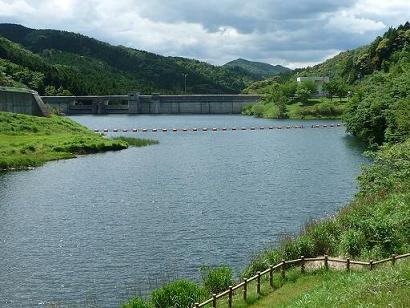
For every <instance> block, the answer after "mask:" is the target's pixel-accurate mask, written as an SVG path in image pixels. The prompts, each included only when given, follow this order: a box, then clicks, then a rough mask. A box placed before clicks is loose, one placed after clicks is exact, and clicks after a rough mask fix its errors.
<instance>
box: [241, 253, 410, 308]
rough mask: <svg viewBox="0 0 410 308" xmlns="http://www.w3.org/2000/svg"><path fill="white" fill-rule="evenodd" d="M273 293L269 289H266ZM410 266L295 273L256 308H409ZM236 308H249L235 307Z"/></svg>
mask: <svg viewBox="0 0 410 308" xmlns="http://www.w3.org/2000/svg"><path fill="white" fill-rule="evenodd" d="M264 289H265V290H269V286H265V287H264ZM409 293H410V262H409V261H408V260H407V261H402V262H400V263H399V264H397V265H396V266H395V267H392V266H390V265H386V266H383V267H380V268H377V269H376V270H374V271H372V272H369V271H358V272H350V273H349V272H335V271H324V270H319V271H317V272H313V273H309V274H306V275H301V274H298V273H293V274H292V276H291V277H290V278H289V279H288V280H287V281H286V282H285V285H284V286H282V287H281V288H280V289H278V290H276V291H275V292H270V293H269V294H267V295H266V296H264V297H262V298H255V300H254V304H252V305H250V307H253V308H262V307H324V306H326V307H346V308H347V307H360V306H363V305H364V303H366V307H409V306H410V297H409V296H408V294H409ZM234 307H235V308H239V307H246V306H241V305H240V303H239V305H234Z"/></svg>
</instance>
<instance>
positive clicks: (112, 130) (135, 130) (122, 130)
mask: <svg viewBox="0 0 410 308" xmlns="http://www.w3.org/2000/svg"><path fill="white" fill-rule="evenodd" d="M343 126H345V125H344V124H341V123H337V124H312V125H311V126H310V128H338V127H343ZM295 128H305V126H303V125H282V126H266V127H265V126H259V127H256V126H251V127H245V126H242V127H240V128H237V127H231V128H227V127H222V128H218V127H212V128H208V127H202V128H201V129H199V128H197V127H193V128H186V127H185V128H175V127H174V128H172V129H168V128H132V129H128V128H123V129H118V128H112V129H108V128H104V129H102V130H100V129H98V128H96V129H94V132H95V133H100V132H103V133H109V132H113V133H118V132H123V133H127V132H133V133H137V132H143V133H147V132H149V131H150V132H153V133H157V132H163V133H166V132H168V131H172V132H174V133H176V132H188V131H192V132H199V131H202V132H208V131H212V132H218V131H223V132H226V131H228V130H230V131H238V130H241V131H247V130H249V131H256V130H265V129H269V130H273V129H279V130H280V129H295Z"/></svg>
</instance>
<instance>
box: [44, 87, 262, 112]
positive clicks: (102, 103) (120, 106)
mask: <svg viewBox="0 0 410 308" xmlns="http://www.w3.org/2000/svg"><path fill="white" fill-rule="evenodd" d="M259 98H260V96H258V95H159V94H153V95H140V94H139V93H138V92H130V93H129V94H128V95H110V96H43V97H42V100H43V101H44V102H45V103H46V104H47V105H48V106H49V108H51V109H53V110H55V111H57V112H61V113H65V114H118V113H123V114H239V113H241V111H242V108H243V107H244V106H247V105H250V104H254V103H256V102H257V101H258V100H259Z"/></svg>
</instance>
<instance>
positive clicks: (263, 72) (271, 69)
mask: <svg viewBox="0 0 410 308" xmlns="http://www.w3.org/2000/svg"><path fill="white" fill-rule="evenodd" d="M223 67H226V68H239V69H243V70H245V71H247V72H248V73H249V74H253V75H255V76H256V77H257V78H268V77H272V76H275V75H279V74H281V73H289V72H291V71H292V70H291V69H290V68H287V67H284V66H282V65H271V64H268V63H263V62H254V61H249V60H245V59H241V58H240V59H236V60H233V61H230V62H228V63H226V64H224V65H223Z"/></svg>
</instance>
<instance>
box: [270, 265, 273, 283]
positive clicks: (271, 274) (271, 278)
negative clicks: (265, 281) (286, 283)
mask: <svg viewBox="0 0 410 308" xmlns="http://www.w3.org/2000/svg"><path fill="white" fill-rule="evenodd" d="M269 285H270V287H271V288H272V289H273V266H272V265H271V266H270V268H269Z"/></svg>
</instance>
